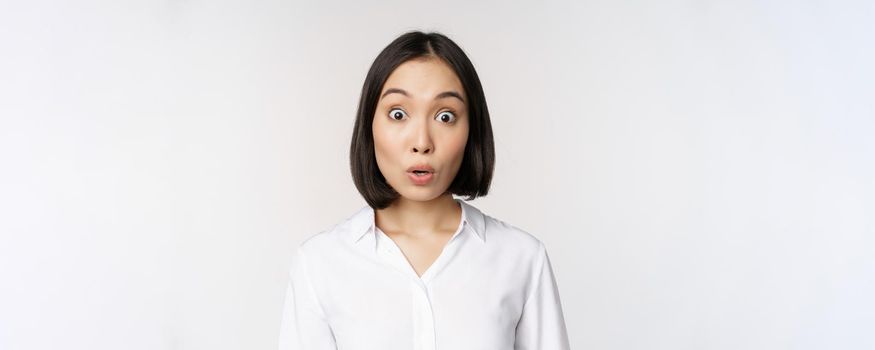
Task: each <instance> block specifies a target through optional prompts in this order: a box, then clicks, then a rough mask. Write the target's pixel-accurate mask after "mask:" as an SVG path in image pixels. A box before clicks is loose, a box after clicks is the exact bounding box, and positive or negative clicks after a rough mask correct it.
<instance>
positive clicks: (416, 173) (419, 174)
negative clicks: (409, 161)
mask: <svg viewBox="0 0 875 350" xmlns="http://www.w3.org/2000/svg"><path fill="white" fill-rule="evenodd" d="M412 173H413V174H414V175H416V176H424V175H427V174H431V173H430V172H428V171H425V170H414V171H412Z"/></svg>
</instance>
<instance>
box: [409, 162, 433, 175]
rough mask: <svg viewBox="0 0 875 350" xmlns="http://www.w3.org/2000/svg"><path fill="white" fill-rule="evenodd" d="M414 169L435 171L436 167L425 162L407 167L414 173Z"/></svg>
mask: <svg viewBox="0 0 875 350" xmlns="http://www.w3.org/2000/svg"><path fill="white" fill-rule="evenodd" d="M414 170H425V171H427V172H430V173H434V168H432V167H431V165H428V164H425V163H423V164H417V165H414V166H412V167H409V168H407V172H408V173H412V172H413V171H414Z"/></svg>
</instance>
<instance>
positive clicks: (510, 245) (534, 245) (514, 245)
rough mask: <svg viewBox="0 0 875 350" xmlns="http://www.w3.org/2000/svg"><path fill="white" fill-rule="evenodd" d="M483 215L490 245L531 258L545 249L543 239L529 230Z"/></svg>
mask: <svg viewBox="0 0 875 350" xmlns="http://www.w3.org/2000/svg"><path fill="white" fill-rule="evenodd" d="M483 217H484V222H485V230H486V241H487V244H488V245H490V246H494V247H495V248H496V249H501V250H504V251H508V252H512V253H514V255H516V256H529V257H531V258H537V257H538V256H539V255H541V254H542V252H543V251H544V250H545V247H544V243H543V242H542V241H541V239H539V238H538V236H537V235H536V234H534V233H532V232H530V231H529V230H526V229H523V228H521V227H519V226H516V225H514V224H511V223H509V222H507V221H505V220H502V219H498V218H496V217H493V216H490V215H484V216H483Z"/></svg>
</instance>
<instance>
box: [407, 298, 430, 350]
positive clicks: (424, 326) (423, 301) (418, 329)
mask: <svg viewBox="0 0 875 350" xmlns="http://www.w3.org/2000/svg"><path fill="white" fill-rule="evenodd" d="M410 292H411V293H410V294H411V297H412V298H413V300H412V302H413V328H414V332H413V343H414V348H415V349H417V350H434V349H435V332H434V314H433V313H432V309H431V301H430V300H429V296H428V288H427V287H426V286H425V284H423V283H422V282H412V283H411V284H410Z"/></svg>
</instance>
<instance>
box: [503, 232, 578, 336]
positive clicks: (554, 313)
mask: <svg viewBox="0 0 875 350" xmlns="http://www.w3.org/2000/svg"><path fill="white" fill-rule="evenodd" d="M538 250H539V252H538V258H537V262H536V264H535V265H536V267H535V269H534V273H533V277H532V284H531V286H530V288H531V290H530V291H529V295H528V297H527V299H526V302H525V304H524V306H523V312H522V316H520V320H519V323H518V324H517V327H516V342H515V343H514V350H548V349H549V350H569V348H570V346H569V344H568V331H567V330H566V328H565V317H564V316H563V314H562V303H561V301H560V299H559V288H558V286H557V284H556V279H555V276H554V275H553V267H552V265H551V263H550V257H549V256H548V255H547V250H546V248H545V247H544V243H543V242H542V243H540V244H539V248H538Z"/></svg>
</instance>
